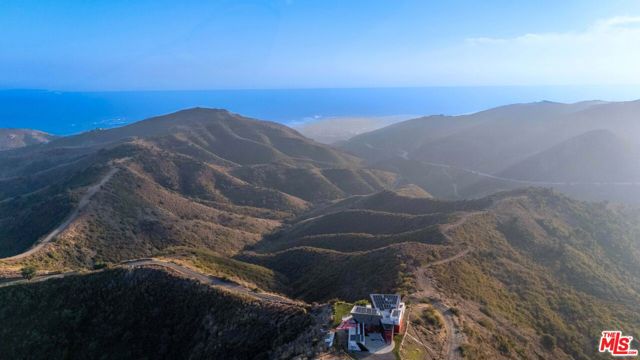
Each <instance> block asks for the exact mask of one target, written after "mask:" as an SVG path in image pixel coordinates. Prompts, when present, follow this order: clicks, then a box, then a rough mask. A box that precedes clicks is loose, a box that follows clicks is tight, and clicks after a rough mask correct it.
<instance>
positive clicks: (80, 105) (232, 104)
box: [0, 86, 640, 135]
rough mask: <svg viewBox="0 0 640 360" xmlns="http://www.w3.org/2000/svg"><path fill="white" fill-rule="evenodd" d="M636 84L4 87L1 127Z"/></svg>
mask: <svg viewBox="0 0 640 360" xmlns="http://www.w3.org/2000/svg"><path fill="white" fill-rule="evenodd" d="M638 98H640V87H639V86H483V87H418V88H342V89H341V88H336V89H270V90H269V89H267V90H184V91H182V90H177V91H51V90H0V128H29V129H37V130H42V131H45V132H48V133H52V134H56V135H70V134H75V133H80V132H83V131H87V130H92V129H97V128H112V127H117V126H122V125H126V124H129V123H132V122H135V121H139V120H142V119H145V118H149V117H152V116H157V115H162V114H166V113H171V112H174V111H178V110H181V109H185V108H191V107H211V108H222V109H227V110H229V111H231V112H234V113H238V114H242V115H244V116H248V117H252V118H257V119H261V120H270V121H275V122H279V123H283V124H286V125H295V124H300V123H305V122H310V121H317V120H320V119H324V118H335V117H350V116H358V117H380V116H396V115H412V116H416V117H417V116H423V115H438V114H443V115H460V114H466V113H472V112H477V111H481V110H485V109H489V108H492V107H496V106H502V105H507V104H513V103H526V102H535V101H543V100H546V101H557V102H578V101H586V100H606V101H628V100H635V99H638Z"/></svg>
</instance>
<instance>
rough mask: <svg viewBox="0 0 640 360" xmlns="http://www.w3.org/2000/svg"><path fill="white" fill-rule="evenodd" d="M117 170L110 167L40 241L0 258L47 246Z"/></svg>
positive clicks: (25, 254) (15, 256)
mask: <svg viewBox="0 0 640 360" xmlns="http://www.w3.org/2000/svg"><path fill="white" fill-rule="evenodd" d="M116 172H118V168H116V167H112V168H111V169H109V172H107V174H106V175H105V176H104V177H102V179H100V181H98V182H97V183H96V184H94V185H91V186H90V187H89V188H88V189H87V192H86V193H85V194H84V195H83V196H82V198H80V201H79V202H78V206H76V208H75V209H74V210H73V212H72V213H71V215H69V216H68V217H67V219H66V220H65V221H63V222H62V223H61V224H60V225H58V226H57V227H56V228H55V229H53V230H52V231H50V232H49V233H48V234H47V235H45V237H44V238H42V239H41V240H40V241H38V242H37V243H36V244H35V245H34V246H32V247H31V248H30V249H29V250H27V251H25V252H23V253H21V254H18V255H14V256H10V257H6V258H0V260H19V259H22V258H25V257H27V256H29V255H32V254H35V253H36V252H38V251H39V250H40V249H42V247H43V246H45V245H46V244H47V243H49V242H50V241H51V240H53V239H54V238H55V237H56V236H58V234H60V233H61V232H63V231H64V230H65V229H66V228H67V227H68V226H69V225H70V224H71V223H72V222H73V221H75V220H76V218H77V217H78V215H80V212H81V211H82V210H83V209H84V208H85V207H86V206H87V205H88V204H89V201H90V200H91V198H92V197H93V195H95V194H96V193H97V192H98V190H100V189H101V188H102V186H104V185H105V184H106V183H107V182H108V181H109V180H110V179H111V177H113V175H114V174H115V173H116Z"/></svg>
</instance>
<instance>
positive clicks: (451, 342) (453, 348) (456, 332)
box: [412, 211, 482, 360]
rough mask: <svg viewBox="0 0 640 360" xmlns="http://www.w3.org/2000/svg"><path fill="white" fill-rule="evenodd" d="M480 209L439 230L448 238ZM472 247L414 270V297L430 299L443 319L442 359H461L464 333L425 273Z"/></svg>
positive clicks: (463, 253) (464, 214) (462, 254)
mask: <svg viewBox="0 0 640 360" xmlns="http://www.w3.org/2000/svg"><path fill="white" fill-rule="evenodd" d="M481 213H482V212H481V211H475V212H466V213H463V214H462V215H461V216H460V217H459V218H458V219H456V221H454V222H452V223H450V224H444V225H441V227H440V231H441V232H442V233H443V234H444V236H446V237H447V238H449V232H450V231H451V230H453V229H455V228H457V227H459V226H461V225H462V224H464V223H465V222H466V221H467V220H468V219H469V218H471V217H472V216H474V215H477V214H481ZM472 250H473V248H472V247H471V246H469V247H467V248H466V249H463V250H461V251H459V252H458V253H456V254H454V255H452V256H449V257H447V258H444V259H441V260H436V261H433V262H430V263H428V264H425V265H424V266H422V267H420V268H419V269H418V270H417V271H416V283H417V285H418V286H417V287H418V289H420V290H419V291H417V292H415V293H414V294H412V296H413V297H415V298H416V299H424V298H429V299H431V305H432V306H433V308H434V309H435V310H437V311H438V312H439V313H440V315H442V318H443V320H444V327H445V331H446V334H447V344H446V347H444V348H443V356H442V358H443V359H449V360H462V353H461V352H460V351H459V348H460V345H462V344H463V343H464V335H463V333H462V331H461V330H460V329H459V328H458V326H456V324H455V322H454V316H455V315H454V313H453V311H452V310H451V308H450V307H449V306H447V305H446V304H445V303H444V302H443V301H442V300H440V299H438V298H436V297H435V295H436V294H437V291H436V290H435V289H434V288H433V286H432V284H431V281H430V280H429V278H428V277H427V275H426V271H427V269H428V268H431V267H434V266H438V265H444V264H448V263H450V262H452V261H455V260H458V259H460V258H462V257H464V256H466V255H467V254H469V253H470V252H471V251H472Z"/></svg>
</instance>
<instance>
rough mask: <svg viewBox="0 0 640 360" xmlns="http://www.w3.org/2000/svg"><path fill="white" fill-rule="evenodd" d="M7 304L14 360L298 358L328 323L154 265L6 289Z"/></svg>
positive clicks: (7, 337)
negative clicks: (322, 324)
mask: <svg viewBox="0 0 640 360" xmlns="http://www.w3.org/2000/svg"><path fill="white" fill-rule="evenodd" d="M44 298H46V299H47V301H46V302H43V301H41V300H42V299H44ZM0 301H1V302H2V304H3V311H1V312H0V321H2V324H3V326H2V328H1V329H0V345H1V346H2V348H3V349H4V350H3V353H2V357H6V358H14V359H15V358H30V359H52V358H121V359H139V358H154V359H176V358H225V359H248V358H252V359H290V358H292V357H294V356H297V355H305V356H306V355H307V354H308V352H309V351H311V352H312V353H313V346H312V345H311V344H309V343H308V339H307V338H305V334H309V335H313V334H315V335H316V336H317V335H318V333H319V326H320V324H319V323H318V321H317V320H316V318H315V316H314V315H312V312H314V311H315V310H314V309H311V308H305V307H304V306H296V305H287V304H275V303H268V302H265V301H260V300H256V299H252V298H249V297H246V296H241V295H238V294H234V293H230V292H228V291H224V290H221V289H217V288H214V287H209V286H206V285H203V284H199V283H196V282H194V281H191V280H187V279H182V278H180V277H179V276H177V275H174V274H170V273H167V272H165V271H161V270H154V269H137V270H131V271H127V270H122V269H117V270H108V271H104V272H100V273H95V274H91V275H76V276H69V277H65V278H63V279H57V280H49V281H46V282H42V283H34V284H27V285H17V286H11V287H5V288H0ZM142 309H149V311H141V310H142ZM316 328H317V329H316Z"/></svg>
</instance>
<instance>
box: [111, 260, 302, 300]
mask: <svg viewBox="0 0 640 360" xmlns="http://www.w3.org/2000/svg"><path fill="white" fill-rule="evenodd" d="M122 265H123V266H126V267H146V266H148V267H154V266H157V267H163V268H166V269H171V270H173V271H175V272H178V273H179V274H181V275H183V276H185V277H187V278H190V279H193V280H197V281H200V282H202V283H205V284H208V285H212V286H218V287H222V288H225V289H229V290H232V291H236V292H240V293H244V294H247V295H249V296H251V297H255V298H258V299H261V300H265V301H270V302H277V303H283V304H301V303H300V302H297V301H295V300H291V299H288V298H286V297H283V296H280V295H276V294H270V293H264V292H258V291H254V290H252V289H248V288H246V287H244V286H242V285H239V284H236V283H234V282H231V281H227V280H224V279H222V278H219V277H215V276H211V275H207V274H203V273H200V272H197V271H195V270H193V269H190V268H188V267H186V266H182V265H178V264H176V263H172V262H169V261H164V260H158V259H138V260H129V261H125V262H123V263H122Z"/></svg>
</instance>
